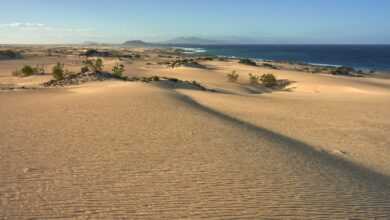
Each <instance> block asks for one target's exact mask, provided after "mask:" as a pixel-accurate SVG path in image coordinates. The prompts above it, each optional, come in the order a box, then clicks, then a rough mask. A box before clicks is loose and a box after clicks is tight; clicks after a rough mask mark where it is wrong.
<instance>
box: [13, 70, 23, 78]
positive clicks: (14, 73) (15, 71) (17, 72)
mask: <svg viewBox="0 0 390 220" xmlns="http://www.w3.org/2000/svg"><path fill="white" fill-rule="evenodd" d="M12 75H13V76H22V71H20V70H18V69H14V70H13V71H12Z"/></svg>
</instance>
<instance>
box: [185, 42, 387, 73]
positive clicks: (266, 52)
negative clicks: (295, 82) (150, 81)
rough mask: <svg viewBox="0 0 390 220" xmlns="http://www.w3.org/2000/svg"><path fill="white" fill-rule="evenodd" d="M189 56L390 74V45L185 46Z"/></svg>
mask: <svg viewBox="0 0 390 220" xmlns="http://www.w3.org/2000/svg"><path fill="white" fill-rule="evenodd" d="M180 48H183V49H185V50H186V52H187V53H190V54H191V53H192V54H201V55H213V56H220V57H230V58H250V59H256V60H283V61H294V62H302V63H308V64H313V65H319V66H349V67H353V68H355V69H370V70H390V45H192V46H188V45H182V46H180Z"/></svg>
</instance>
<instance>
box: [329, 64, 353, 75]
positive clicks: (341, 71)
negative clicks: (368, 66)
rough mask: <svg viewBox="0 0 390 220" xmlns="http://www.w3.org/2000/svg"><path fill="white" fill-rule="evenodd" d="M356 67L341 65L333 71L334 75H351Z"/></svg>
mask: <svg viewBox="0 0 390 220" xmlns="http://www.w3.org/2000/svg"><path fill="white" fill-rule="evenodd" d="M353 71H354V69H353V68H352V67H348V66H341V67H337V68H336V69H335V70H333V71H332V74H333V75H350V74H351V73H352V72H353Z"/></svg>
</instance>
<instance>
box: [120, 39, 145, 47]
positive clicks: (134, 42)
mask: <svg viewBox="0 0 390 220" xmlns="http://www.w3.org/2000/svg"><path fill="white" fill-rule="evenodd" d="M123 45H126V46H146V45H150V44H149V43H146V42H144V41H142V40H129V41H126V42H124V43H123Z"/></svg>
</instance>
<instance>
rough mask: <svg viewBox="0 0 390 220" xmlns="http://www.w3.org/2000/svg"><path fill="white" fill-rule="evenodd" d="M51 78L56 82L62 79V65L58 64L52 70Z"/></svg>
mask: <svg viewBox="0 0 390 220" xmlns="http://www.w3.org/2000/svg"><path fill="white" fill-rule="evenodd" d="M52 74H53V77H54V78H55V79H56V80H61V79H63V78H64V64H61V63H60V62H58V63H57V64H56V65H55V66H54V67H53V69H52Z"/></svg>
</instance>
